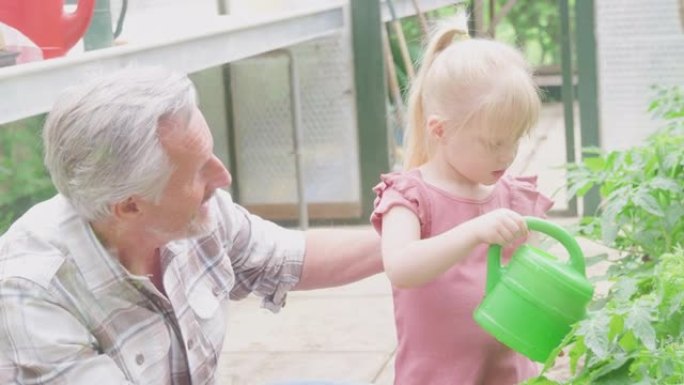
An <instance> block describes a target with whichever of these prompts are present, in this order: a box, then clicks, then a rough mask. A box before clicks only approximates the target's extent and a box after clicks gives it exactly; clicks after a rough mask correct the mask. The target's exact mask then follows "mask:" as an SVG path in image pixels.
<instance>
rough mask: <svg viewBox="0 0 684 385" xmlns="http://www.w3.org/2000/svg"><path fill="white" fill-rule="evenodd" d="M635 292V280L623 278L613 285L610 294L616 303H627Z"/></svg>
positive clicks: (636, 288)
mask: <svg viewBox="0 0 684 385" xmlns="http://www.w3.org/2000/svg"><path fill="white" fill-rule="evenodd" d="M637 290H638V287H637V280H636V279H634V278H632V277H625V278H622V279H620V280H619V281H617V282H616V283H615V285H613V287H612V288H611V293H612V294H613V296H614V298H615V299H616V300H617V301H618V302H628V301H629V300H630V298H632V296H633V295H634V294H635V293H636V292H637Z"/></svg>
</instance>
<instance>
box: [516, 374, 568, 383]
mask: <svg viewBox="0 0 684 385" xmlns="http://www.w3.org/2000/svg"><path fill="white" fill-rule="evenodd" d="M520 385H561V383H560V382H556V381H552V380H549V379H548V378H546V377H544V376H541V377H534V378H530V379H529V380H527V381H525V382H523V383H522V384H520Z"/></svg>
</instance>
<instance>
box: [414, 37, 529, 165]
mask: <svg viewBox="0 0 684 385" xmlns="http://www.w3.org/2000/svg"><path fill="white" fill-rule="evenodd" d="M456 37H460V39H456V40H454V39H455V38H456ZM408 103H409V105H408V115H409V119H408V121H409V127H408V128H407V130H406V137H405V140H404V143H405V145H404V150H405V157H404V169H405V170H409V169H411V168H415V167H418V166H420V165H422V164H424V163H425V162H427V161H428V160H429V159H430V155H431V148H432V144H431V142H430V138H429V135H428V133H427V127H426V126H427V119H428V117H430V116H433V115H434V116H437V117H439V118H440V119H441V120H442V121H444V122H448V127H449V129H462V128H469V129H470V128H476V127H477V128H483V129H488V130H492V131H493V130H494V129H495V128H497V127H500V126H502V125H505V126H506V127H507V128H509V129H510V133H511V135H515V137H516V138H519V137H521V136H522V135H524V134H525V133H527V132H529V131H530V129H531V128H532V127H533V126H534V125H535V124H536V122H537V118H538V116H539V110H540V108H541V101H540V99H539V91H538V88H537V86H536V85H535V83H534V79H533V78H532V71H531V69H530V67H529V65H528V64H527V62H526V61H525V59H524V58H523V56H522V54H521V53H520V52H519V51H518V50H517V49H515V48H513V47H511V46H509V45H506V44H504V43H501V42H497V41H493V40H487V39H470V38H469V37H468V32H467V31H466V30H465V28H463V27H458V26H456V25H453V24H452V25H447V26H445V27H442V28H440V29H438V30H437V32H436V33H435V34H433V37H432V39H431V40H430V42H429V43H428V45H427V48H426V50H425V54H424V57H423V61H422V64H421V67H420V70H419V71H418V74H417V76H416V78H415V80H414V82H413V84H412V86H411V93H410V96H409V102H408Z"/></svg>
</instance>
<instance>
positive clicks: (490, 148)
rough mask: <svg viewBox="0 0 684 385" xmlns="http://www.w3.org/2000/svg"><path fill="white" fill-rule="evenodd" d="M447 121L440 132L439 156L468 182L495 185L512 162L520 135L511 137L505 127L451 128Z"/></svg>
mask: <svg viewBox="0 0 684 385" xmlns="http://www.w3.org/2000/svg"><path fill="white" fill-rule="evenodd" d="M446 124H447V123H445V124H444V128H446V129H445V130H443V132H442V135H441V137H439V136H438V139H437V147H436V151H437V154H436V157H435V158H436V159H439V160H441V161H442V162H444V166H446V168H447V170H450V171H452V172H453V175H454V176H455V177H456V178H458V179H460V180H459V182H461V183H466V184H483V185H492V184H494V183H496V182H497V181H498V180H499V179H500V178H501V177H502V176H503V175H504V173H505V172H506V170H507V169H508V167H509V166H510V165H511V164H512V163H513V160H514V159H515V156H516V154H517V153H518V144H519V142H520V138H518V137H511V134H510V132H508V130H506V127H500V128H496V129H493V130H486V129H478V128H470V127H467V128H460V129H449V128H448V127H447V126H446Z"/></svg>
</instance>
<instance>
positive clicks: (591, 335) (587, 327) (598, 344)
mask: <svg viewBox="0 0 684 385" xmlns="http://www.w3.org/2000/svg"><path fill="white" fill-rule="evenodd" d="M608 323H609V318H608V316H606V314H604V313H603V312H598V313H596V314H595V315H594V317H592V318H589V319H586V320H584V321H582V322H581V323H580V326H579V329H578V331H577V333H578V334H580V335H582V336H584V344H585V345H586V346H587V348H589V349H590V350H591V351H592V352H593V353H594V354H595V355H596V357H597V358H598V359H604V358H606V357H607V356H608V354H609V351H610V347H609V344H610V343H609V341H608V330H609V326H608Z"/></svg>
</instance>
